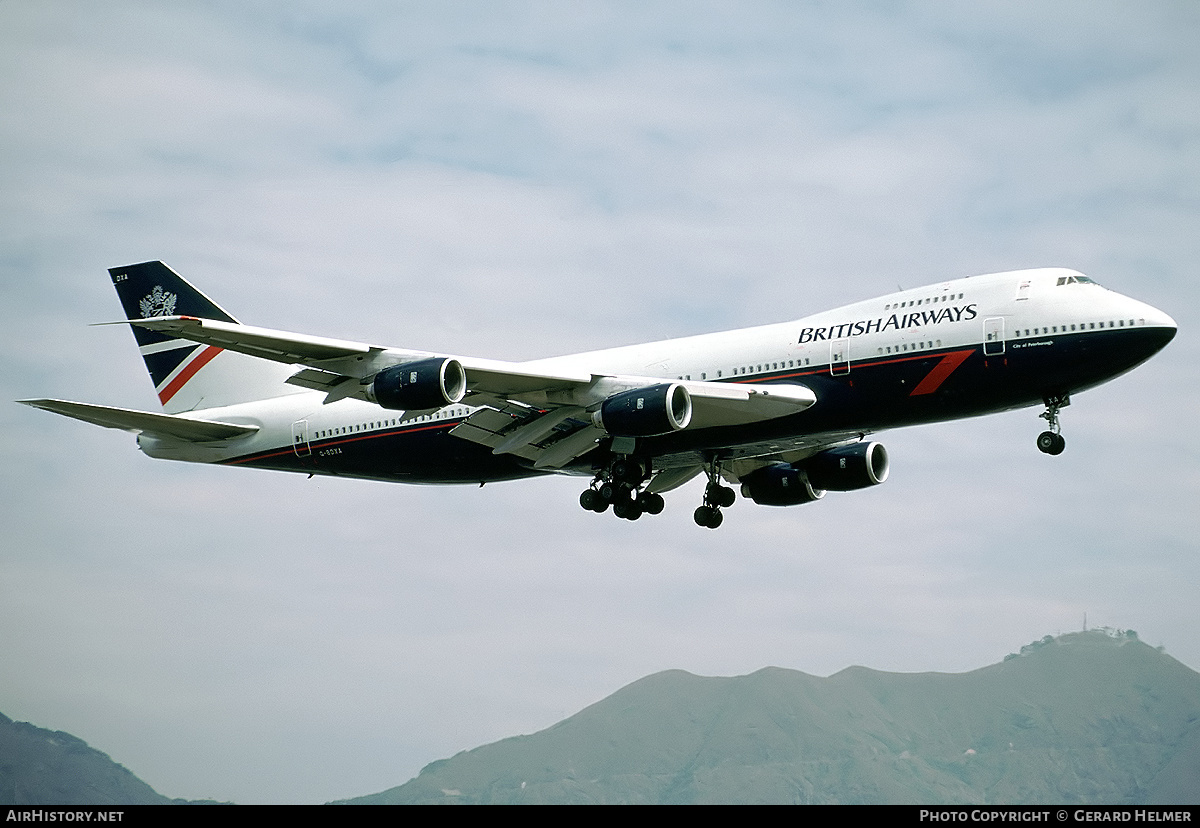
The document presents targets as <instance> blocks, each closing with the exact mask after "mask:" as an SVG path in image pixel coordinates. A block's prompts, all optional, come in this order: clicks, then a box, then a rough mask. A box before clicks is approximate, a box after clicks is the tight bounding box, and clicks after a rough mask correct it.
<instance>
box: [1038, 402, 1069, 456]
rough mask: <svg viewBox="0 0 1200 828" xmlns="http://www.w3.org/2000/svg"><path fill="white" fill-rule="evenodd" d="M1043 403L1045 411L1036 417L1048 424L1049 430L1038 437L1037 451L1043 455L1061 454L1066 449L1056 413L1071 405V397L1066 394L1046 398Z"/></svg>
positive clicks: (1065, 442)
mask: <svg viewBox="0 0 1200 828" xmlns="http://www.w3.org/2000/svg"><path fill="white" fill-rule="evenodd" d="M1043 402H1045V403H1046V410H1045V411H1043V412H1042V413H1041V414H1039V415H1038V416H1040V417H1041V418H1042V419H1043V420H1045V421H1046V422H1047V423H1049V424H1050V430H1049V431H1043V432H1042V433H1041V434H1039V435H1038V438H1037V447H1038V450H1039V451H1041V452H1043V453H1045V454H1062V453H1063V449H1065V448H1066V447H1067V441H1066V440H1064V439H1063V436H1062V434H1060V433H1059V432H1060V431H1062V427H1061V426H1060V425H1059V424H1058V412H1059V411H1061V410H1062V409H1064V408H1066V407H1067V406H1068V405H1070V404H1071V397H1070V395H1068V394H1063V395H1062V396H1060V397H1046V399H1045V400H1044V401H1043Z"/></svg>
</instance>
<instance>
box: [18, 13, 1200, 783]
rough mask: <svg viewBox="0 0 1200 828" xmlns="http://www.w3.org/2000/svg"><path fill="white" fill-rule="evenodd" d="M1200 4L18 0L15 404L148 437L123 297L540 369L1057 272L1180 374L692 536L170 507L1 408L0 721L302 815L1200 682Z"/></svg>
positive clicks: (147, 474)
mask: <svg viewBox="0 0 1200 828" xmlns="http://www.w3.org/2000/svg"><path fill="white" fill-rule="evenodd" d="M1198 41H1200V7H1197V6H1196V4H1195V3H1191V2H1165V3H1151V4H1140V5H1129V4H1125V3H1097V2H1087V3H1083V2H1077V3H1075V2H1065V3H1057V4H1053V6H1052V7H1047V6H1046V5H1045V4H1042V3H1025V4H1022V3H1011V2H1006V3H995V4H991V5H988V4H981V3H979V4H976V3H973V4H969V5H962V4H953V3H945V4H943V3H916V4H899V3H897V4H893V3H884V4H875V3H860V4H828V5H826V4H816V3H814V4H801V3H765V2H763V3H752V2H737V3H727V4H726V3H706V4H696V3H649V4H646V3H628V4H625V3H590V2H576V3H566V2H555V3H549V2H546V3H537V2H534V3H515V2H495V3H437V2H414V3H378V4H371V3H360V4H356V5H354V7H353V9H351V10H345V9H344V8H343V7H342V6H341V5H340V4H324V3H316V2H311V3H293V4H287V6H286V7H280V6H278V5H277V4H245V3H227V2H209V3H161V2H159V3H136V2H121V1H120V0H114V2H108V3H104V4H92V3H70V2H53V1H52V0H38V1H37V2H32V0H30V1H28V2H27V1H26V0H10V1H9V2H5V3H0V286H2V287H0V290H2V291H3V294H2V296H0V298H2V301H0V314H2V321H3V326H4V328H3V329H4V330H5V332H6V334H5V336H6V340H7V341H6V345H7V347H5V348H4V354H3V357H0V387H2V389H3V395H2V396H3V398H6V399H9V400H13V399H18V398H24V397H38V396H54V397H66V398H71V399H79V400H86V401H92V402H99V403H106V404H110V405H120V406H127V407H140V408H144V409H148V410H153V409H154V407H155V406H156V404H157V403H156V400H155V398H154V394H153V389H152V388H151V385H150V382H149V380H148V378H147V377H146V375H145V372H144V371H143V369H142V366H141V361H140V360H139V359H138V357H137V353H136V350H135V348H134V345H133V342H132V339H131V337H130V335H129V333H128V331H127V330H124V329H122V328H120V327H119V326H117V327H100V328H95V327H88V324H89V323H93V322H102V321H109V320H112V319H116V318H119V314H120V306H119V304H118V303H117V301H116V298H115V296H114V295H113V292H112V288H111V285H110V284H109V281H108V278H107V275H106V273H105V268H107V267H112V266H116V265H120V264H127V263H131V262H138V261H144V260H147V259H162V260H163V261H165V262H167V263H168V264H170V265H171V266H172V267H174V268H175V269H176V270H178V271H179V272H180V273H182V274H184V275H185V276H187V277H188V278H189V279H192V280H194V281H195V282H196V283H197V284H198V285H199V286H200V287H201V289H203V290H204V291H206V292H207V293H209V294H210V295H212V296H213V297H214V298H215V299H216V300H217V301H218V302H220V303H221V304H222V305H224V306H225V307H226V308H228V309H229V310H230V311H231V312H232V313H234V314H235V315H236V316H237V317H238V318H239V319H241V320H243V321H245V322H248V323H251V324H257V325H263V326H267V327H274V328H283V329H286V330H294V331H301V332H306V333H313V334H321V335H326V336H336V337H344V338H349V339H355V340H364V341H371V342H376V343H380V344H386V345H393V346H399V347H411V348H419V349H427V350H446V351H452V352H455V353H462V354H471V355H479V356H489V357H497V358H507V359H523V358H532V357H537V356H548V355H551V354H557V353H568V352H571V351H577V350H586V349H590V348H596V347H603V346H607V345H619V344H625V343H630V342H637V341H641V340H647V339H652V338H660V337H667V336H675V335H685V334H691V333H700V332H704V331H711V330H719V329H723V328H734V327H741V326H745V325H751V324H757V323H763V322H771V321H782V320H785V319H791V318H798V317H800V316H803V315H805V314H808V313H812V312H816V311H819V310H823V309H826V308H829V307H832V306H835V305H838V304H842V303H846V302H851V301H857V300H859V299H864V298H868V297H870V296H873V295H877V294H881V293H885V292H888V291H891V290H894V289H895V288H896V286H897V285H898V284H900V285H903V286H905V287H912V286H916V285H918V284H922V283H930V282H938V281H942V280H944V279H947V278H953V277H957V276H962V275H967V274H972V273H985V272H991V271H996V270H1006V269H1015V268H1019V267H1030V266H1045V265H1064V266H1069V267H1075V268H1078V269H1080V270H1082V271H1084V272H1086V273H1088V274H1089V275H1091V276H1093V277H1094V278H1096V279H1097V280H1098V281H1100V282H1101V283H1102V284H1105V285H1106V286H1108V287H1111V288H1112V289H1114V290H1117V291H1119V292H1122V293H1125V294H1128V295H1130V296H1134V297H1136V298H1138V299H1141V300H1143V301H1146V302H1149V303H1150V304H1152V305H1155V306H1157V307H1160V308H1162V309H1164V310H1165V311H1167V312H1168V313H1170V314H1171V315H1172V316H1174V317H1175V319H1176V320H1177V321H1178V322H1179V325H1180V332H1179V335H1178V336H1177V337H1176V339H1175V341H1174V342H1172V343H1171V345H1170V346H1169V347H1168V348H1167V349H1166V350H1165V351H1164V352H1163V353H1162V354H1160V355H1159V356H1157V357H1156V358H1155V359H1154V360H1152V361H1151V362H1150V363H1148V364H1146V365H1145V366H1143V367H1141V368H1139V369H1138V370H1137V371H1135V372H1133V373H1132V374H1130V375H1128V376H1126V377H1123V378H1120V379H1118V380H1116V381H1114V382H1113V383H1111V384H1110V385H1107V386H1105V387H1103V388H1100V389H1097V390H1094V391H1091V392H1088V393H1086V394H1081V395H1078V396H1077V397H1076V398H1075V404H1074V405H1072V406H1071V407H1070V408H1069V409H1067V410H1066V411H1065V412H1064V414H1063V424H1064V429H1065V435H1066V437H1067V440H1068V449H1067V451H1066V453H1065V454H1063V455H1062V456H1061V457H1059V458H1049V457H1046V456H1043V455H1041V454H1040V453H1038V451H1037V450H1036V448H1035V447H1034V438H1035V436H1036V434H1037V433H1038V432H1039V431H1040V430H1041V429H1040V426H1041V425H1043V424H1042V421H1040V420H1039V419H1038V418H1037V413H1038V412H1037V410H1036V409H1029V410H1026V411H1022V412H1013V413H1008V414H1004V415H996V416H991V417H987V418H981V419H976V420H971V421H965V422H959V423H953V424H947V425H941V426H929V427H922V428H915V429H909V430H905V431H897V432H891V433H887V434H885V435H883V438H882V439H883V440H884V442H886V444H887V445H888V448H889V450H890V452H891V455H892V463H893V466H892V477H891V479H890V480H889V481H888V483H887V485H885V486H881V487H878V488H876V489H872V490H870V491H864V492H859V493H851V494H836V493H835V494H831V495H829V496H828V497H827V498H826V499H825V500H824V501H822V502H821V503H818V504H813V505H810V506H807V507H796V508H790V509H770V508H762V507H756V506H754V505H753V504H750V503H748V502H739V503H738V504H736V505H735V506H734V507H732V508H731V509H729V510H728V511H727V514H726V520H725V525H724V526H723V527H722V528H721V530H720V531H718V532H707V531H704V530H701V529H699V528H697V527H696V526H694V525H693V524H692V520H691V513H692V509H693V508H694V507H695V505H697V504H698V502H699V499H700V483H699V482H698V481H694V482H693V483H692V484H690V485H689V486H687V487H685V488H684V489H682V490H680V491H677V492H675V493H673V494H671V495H669V496H668V498H667V510H666V511H665V512H664V514H663V515H661V516H659V517H657V518H645V519H643V520H640V521H638V522H637V523H629V522H625V521H620V520H616V519H613V518H612V516H611V515H607V516H597V515H594V514H590V513H585V512H583V511H582V510H581V509H580V508H579V507H578V505H577V497H578V494H579V492H580V491H581V490H582V488H583V483H582V482H581V481H580V480H577V479H569V478H561V479H560V478H555V479H544V480H535V481H529V482H524V483H511V484H498V485H494V486H487V487H485V488H483V489H478V488H469V487H468V488H428V487H402V486H390V485H385V484H378V483H364V482H357V481H347V480H329V479H312V480H307V479H305V478H304V477H302V476H298V475H297V476H292V475H284V474H278V473H270V472H258V471H253V470H246V469H228V468H211V467H205V466H191V465H182V464H171V463H165V462H159V461H153V460H150V459H148V458H146V457H144V456H143V455H141V454H140V453H139V452H138V451H137V450H136V448H135V446H134V444H133V439H132V438H131V437H130V436H129V435H125V434H121V433H119V432H113V431H105V430H101V429H96V428H93V427H90V426H87V425H85V424H82V423H78V422H74V421H71V420H67V419H65V418H61V417H55V416H52V415H49V414H46V413H44V412H39V411H34V410H32V409H27V408H24V407H22V406H17V405H12V404H4V405H0V433H2V435H3V436H2V438H0V465H2V468H3V471H0V487H2V488H3V491H2V492H0V495H2V497H0V510H2V511H0V517H2V519H3V524H4V527H5V532H4V540H3V542H2V544H3V554H2V556H0V663H2V664H3V665H4V668H3V670H2V671H0V712H3V713H4V714H6V715H8V716H10V717H12V718H15V719H19V720H28V721H32V722H34V723H35V724H38V725H41V726H44V727H50V728H54V729H61V730H66V731H69V732H71V733H74V734H76V735H77V736H80V737H81V738H83V739H86V740H87V741H88V742H89V743H91V744H92V745H94V746H96V747H98V748H100V749H101V750H104V751H106V752H108V753H109V754H110V755H111V756H112V757H113V759H114V760H116V761H118V762H121V763H123V764H124V765H126V766H127V767H129V768H130V769H132V770H133V771H134V772H135V773H137V774H138V775H139V776H141V777H142V778H143V779H145V780H146V781H147V782H149V783H150V784H151V785H153V786H154V787H155V788H156V789H157V790H159V791H160V792H162V793H164V794H167V795H169V796H179V797H189V798H196V797H213V798H217V799H231V800H235V801H238V802H245V803H252V802H320V801H325V800H328V799H333V798H339V797H347V796H354V795H360V794H366V793H370V792H374V791H378V790H382V789H384V788H387V787H390V786H392V785H395V784H399V783H401V782H403V781H405V780H407V779H408V778H410V777H411V776H413V775H414V774H416V773H417V771H418V770H419V769H420V768H421V767H422V766H423V765H424V764H426V763H427V762H430V761H432V760H434V759H438V758H442V757H445V756H448V755H450V754H453V753H455V752H456V751H459V750H462V749H467V748H471V747H475V746H477V745H479V744H482V743H485V742H489V741H493V740H495V739H498V738H501V737H504V736H509V735H514V734H517V733H527V732H532V731H535V730H538V729H541V728H543V727H546V726H548V725H550V724H552V723H554V722H555V721H557V720H559V719H561V718H563V717H564V716H567V715H569V714H571V713H573V712H575V711H577V710H578V709H580V708H582V707H583V706H585V705H587V704H590V703H592V702H594V701H597V700H598V699H600V698H602V697H604V696H606V695H608V694H609V693H611V692H613V691H614V690H616V689H617V688H619V687H621V686H622V685H624V684H626V683H628V682H630V681H633V680H635V679H637V678H639V677H641V676H643V675H645V674H648V673H651V672H654V671H658V670H663V669H667V668H682V669H686V670H690V671H693V672H696V673H702V674H709V675H735V674H741V673H746V672H750V671H753V670H756V669H758V668H761V667H764V666H767V665H777V666H781V667H789V668H795V669H799V670H804V671H806V672H809V673H814V674H818V675H828V674H830V673H833V672H836V671H838V670H840V669H842V668H844V667H847V666H850V665H852V664H863V665H867V666H870V667H874V668H878V669H884V670H897V671H924V670H938V671H962V670H969V669H974V668H978V667H982V666H984V665H986V664H989V663H992V662H995V661H998V660H1000V659H1001V658H1003V656H1004V655H1005V654H1006V653H1008V652H1011V651H1014V650H1016V649H1018V648H1019V647H1020V646H1021V645H1022V644H1024V643H1027V642H1029V641H1031V640H1033V639H1036V638H1040V637H1042V636H1043V635H1046V634H1053V633H1058V632H1063V631H1069V630H1073V629H1078V628H1079V627H1080V626H1081V625H1082V623H1083V619H1084V615H1085V613H1086V615H1087V619H1088V623H1089V624H1090V625H1092V626H1096V625H1102V624H1107V625H1111V626H1116V627H1122V628H1132V629H1135V630H1137V631H1138V633H1139V634H1140V635H1141V637H1142V638H1143V639H1144V640H1146V641H1148V642H1149V643H1151V644H1154V645H1158V644H1162V645H1165V647H1166V650H1167V652H1168V653H1170V654H1171V655H1173V656H1175V657H1176V658H1178V659H1180V660H1181V661H1183V662H1184V663H1186V664H1188V665H1189V666H1191V667H1192V668H1197V667H1200V624H1197V617H1196V607H1197V606H1198V605H1200V600H1198V599H1200V594H1198V591H1200V590H1198V586H1197V585H1200V556H1198V555H1197V552H1198V551H1200V550H1198V548H1197V547H1198V544H1197V528H1198V527H1197V523H1198V518H1197V512H1196V503H1197V502H1198V501H1200V473H1198V472H1197V468H1198V467H1200V462H1198V461H1200V457H1198V454H1200V452H1198V448H1200V444H1198V441H1197V437H1196V434H1195V432H1194V430H1193V429H1192V428H1191V421H1192V419H1193V418H1194V416H1195V413H1196V412H1197V411H1198V410H1200V405H1198V402H1200V401H1198V399H1197V394H1198V390H1197V387H1198V386H1197V383H1196V372H1195V368H1194V366H1195V365H1196V363H1197V359H1198V358H1200V353H1197V339H1196V336H1195V331H1196V329H1197V318H1196V317H1197V311H1196V309H1197V307H1198V302H1197V294H1198V292H1200V288H1198V282H1197V280H1196V278H1195V267H1196V262H1197V261H1200V243H1198V239H1200V234H1198V233H1197V232H1196V228H1197V227H1198V226H1200V97H1197V95H1196V89H1197V88H1198V87H1200V51H1198V50H1197V49H1196V47H1195V44H1196V43H1197V42H1198Z"/></svg>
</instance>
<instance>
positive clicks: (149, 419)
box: [17, 400, 258, 443]
mask: <svg viewBox="0 0 1200 828" xmlns="http://www.w3.org/2000/svg"><path fill="white" fill-rule="evenodd" d="M17 402H19V403H21V404H22V405H29V406H33V407H34V408H40V409H42V410H43V411H53V412H54V413H55V414H62V415H63V416H65V417H73V418H74V419H76V420H83V421H84V422H85V423H92V424H93V425H98V426H104V427H105V428H119V429H121V430H122V431H131V432H133V433H134V434H149V435H152V436H155V437H166V438H168V439H172V440H183V441H185V442H189V443H207V442H211V441H215V440H228V439H230V438H232V437H244V436H246V435H248V434H253V433H254V432H256V431H258V426H253V425H240V424H238V423H223V422H220V421H218V420H200V419H194V418H191V417H180V416H176V415H173V414H152V413H150V412H149V411H135V410H133V409H129V408H112V407H111V406H107V405H94V404H92V403H81V402H70V401H69V400H17Z"/></svg>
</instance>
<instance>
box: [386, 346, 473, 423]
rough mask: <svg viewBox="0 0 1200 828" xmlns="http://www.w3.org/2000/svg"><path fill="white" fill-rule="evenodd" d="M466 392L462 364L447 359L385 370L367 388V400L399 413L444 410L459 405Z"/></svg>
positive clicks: (424, 361) (397, 366) (394, 366)
mask: <svg viewBox="0 0 1200 828" xmlns="http://www.w3.org/2000/svg"><path fill="white" fill-rule="evenodd" d="M466 393H467V374H466V371H464V370H463V367H462V363H461V362H459V361H458V360H457V359H448V358H444V357H431V358H429V359H421V360H417V361H416V362H406V363H404V364H403V365H393V366H392V367H391V368H384V369H383V370H382V371H380V372H379V373H378V374H376V375H375V377H374V379H372V380H371V384H370V385H368V386H367V399H369V400H370V401H371V402H373V403H377V404H378V405H380V406H381V407H382V408H389V409H394V410H396V411H421V410H425V409H433V408H441V407H442V406H444V405H451V404H453V403H456V402H459V401H460V400H461V399H462V398H463V396H464V395H465V394H466Z"/></svg>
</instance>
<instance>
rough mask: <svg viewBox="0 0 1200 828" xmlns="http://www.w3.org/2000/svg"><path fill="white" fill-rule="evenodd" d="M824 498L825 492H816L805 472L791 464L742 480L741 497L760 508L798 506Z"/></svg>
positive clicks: (780, 465)
mask: <svg viewBox="0 0 1200 828" xmlns="http://www.w3.org/2000/svg"><path fill="white" fill-rule="evenodd" d="M824 496H825V492H823V491H821V490H820V489H816V488H813V484H812V482H811V481H810V480H809V479H808V473H807V472H805V470H804V469H802V468H797V467H796V466H793V465H791V464H790V463H776V464H775V465H774V466H767V467H766V468H762V469H758V470H757V471H755V472H753V473H752V474H748V475H746V476H744V477H743V478H742V497H748V498H750V499H751V500H753V501H754V502H755V503H757V504H759V505H760V506H796V505H798V504H801V503H812V502H813V501H814V500H820V499H821V498H823V497H824Z"/></svg>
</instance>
